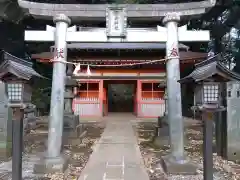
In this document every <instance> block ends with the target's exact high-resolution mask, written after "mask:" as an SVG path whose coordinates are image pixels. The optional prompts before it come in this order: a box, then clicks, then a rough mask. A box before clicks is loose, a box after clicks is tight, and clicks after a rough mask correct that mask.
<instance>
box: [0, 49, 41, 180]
mask: <svg viewBox="0 0 240 180" xmlns="http://www.w3.org/2000/svg"><path fill="white" fill-rule="evenodd" d="M2 58H3V62H2V64H1V65H0V79H1V80H2V82H4V84H5V92H6V95H7V103H6V105H5V108H11V110H12V126H11V128H10V129H11V131H12V132H14V133H12V172H14V173H13V175H12V179H13V180H20V179H22V151H23V119H24V113H27V112H26V111H31V109H29V107H30V106H31V95H32V88H31V85H30V80H31V79H32V77H33V76H37V77H42V76H41V75H40V74H38V73H37V72H36V71H34V70H33V69H32V63H30V62H28V61H25V60H23V59H20V58H17V57H15V56H13V55H11V54H9V53H7V52H4V51H2ZM1 96H5V93H4V92H3V94H1ZM5 108H4V110H5ZM4 110H3V111H4ZM5 121H8V119H5V118H3V119H1V124H3V123H4V122H5ZM3 132H4V128H3ZM5 133H6V132H5ZM6 134H8V132H7V133H6Z"/></svg>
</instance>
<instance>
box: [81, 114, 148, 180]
mask: <svg viewBox="0 0 240 180" xmlns="http://www.w3.org/2000/svg"><path fill="white" fill-rule="evenodd" d="M124 119H125V118H124ZM78 180H149V178H148V175H147V172H146V170H145V168H144V164H143V161H142V156H141V153H140V150H139V147H138V145H137V138H136V136H135V134H134V131H133V128H132V125H131V123H130V121H126V120H123V121H121V120H113V121H111V120H108V121H107V124H106V128H105V130H104V132H103V134H102V137H101V138H100V140H99V142H98V143H96V144H95V147H94V152H93V153H92V155H91V157H90V159H89V161H88V163H87V165H86V167H85V168H84V170H83V171H82V173H81V176H80V177H79V179H78Z"/></svg>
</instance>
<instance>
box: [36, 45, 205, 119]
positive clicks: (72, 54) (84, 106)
mask: <svg viewBox="0 0 240 180" xmlns="http://www.w3.org/2000/svg"><path fill="white" fill-rule="evenodd" d="M67 48H68V61H69V62H75V63H80V64H81V71H80V72H79V73H78V75H77V76H74V77H72V78H75V79H77V81H78V83H79V86H78V87H75V88H74V94H75V98H74V100H73V110H74V113H75V114H77V115H79V116H80V117H102V116H107V115H108V114H109V113H114V112H118V113H119V112H125V113H126V112H127V113H132V114H134V115H135V116H137V117H139V118H154V117H158V116H163V114H164V112H165V108H166V107H165V100H164V96H165V94H166V64H165V61H164V60H162V59H164V57H165V51H166V50H165V48H166V46H165V43H122V42H121V43H117V42H116V43H115V42H111V43H109V42H107V43H72V44H68V46H67ZM179 57H180V70H181V74H182V72H184V71H185V70H186V69H188V68H192V67H193V65H194V64H195V63H196V62H199V61H202V60H204V59H206V57H207V53H199V52H191V51H188V47H187V46H185V45H183V44H179ZM32 58H33V59H36V60H38V61H41V62H43V63H50V60H51V59H52V58H53V52H42V53H39V54H32ZM88 67H89V69H88ZM87 69H88V70H87ZM89 70H90V71H91V73H90V74H89ZM87 71H88V73H87Z"/></svg>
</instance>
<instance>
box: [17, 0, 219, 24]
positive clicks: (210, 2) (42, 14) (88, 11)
mask: <svg viewBox="0 0 240 180" xmlns="http://www.w3.org/2000/svg"><path fill="white" fill-rule="evenodd" d="M215 3H216V0H204V1H199V2H188V3H176V4H119V5H118V7H126V12H127V17H128V18H129V19H136V20H137V19H139V20H141V19H142V18H143V19H144V18H147V19H148V20H149V21H152V20H153V19H152V18H156V19H157V20H158V19H159V20H161V19H162V17H164V16H166V14H167V13H168V12H178V13H179V14H180V15H181V16H182V17H186V16H193V15H199V14H203V13H205V12H206V11H208V9H210V8H212V7H213V6H214V5H215ZM18 4H19V6H20V7H22V8H23V9H25V10H27V11H28V13H29V14H30V15H32V16H34V17H36V18H41V19H50V20H52V17H53V16H55V15H56V14H59V13H64V14H65V15H67V16H68V17H70V18H71V19H72V21H81V20H83V19H105V18H106V9H107V8H108V7H109V6H111V5H109V4H99V5H96V4H50V3H37V2H30V1H27V0H18ZM150 17H151V18H150Z"/></svg>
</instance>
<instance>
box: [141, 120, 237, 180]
mask: <svg viewBox="0 0 240 180" xmlns="http://www.w3.org/2000/svg"><path fill="white" fill-rule="evenodd" d="M155 126H156V124H155V123H139V124H138V125H137V134H138V140H139V146H140V150H141V153H142V155H143V159H144V163H145V166H146V168H147V170H148V174H149V177H150V180H167V179H168V180H180V179H181V180H202V179H203V165H202V162H203V159H202V144H203V141H202V129H201V127H200V126H199V125H195V126H190V127H187V128H186V130H185V135H186V137H187V143H186V144H187V145H186V146H185V150H186V152H187V155H188V156H189V157H190V158H191V160H192V161H193V162H194V163H195V164H197V166H198V169H197V174H196V175H191V176H189V175H188V176H187V175H186V176H182V175H166V174H165V173H164V171H163V169H162V167H161V166H160V157H161V156H164V155H166V154H168V153H169V152H170V149H169V146H162V147H157V146H156V145H155V144H154V143H153V137H154V129H155ZM214 168H215V172H214V179H215V180H240V173H239V172H240V171H239V170H240V165H238V164H235V163H234V162H231V161H226V160H223V159H222V158H221V157H219V156H217V155H216V153H214Z"/></svg>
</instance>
